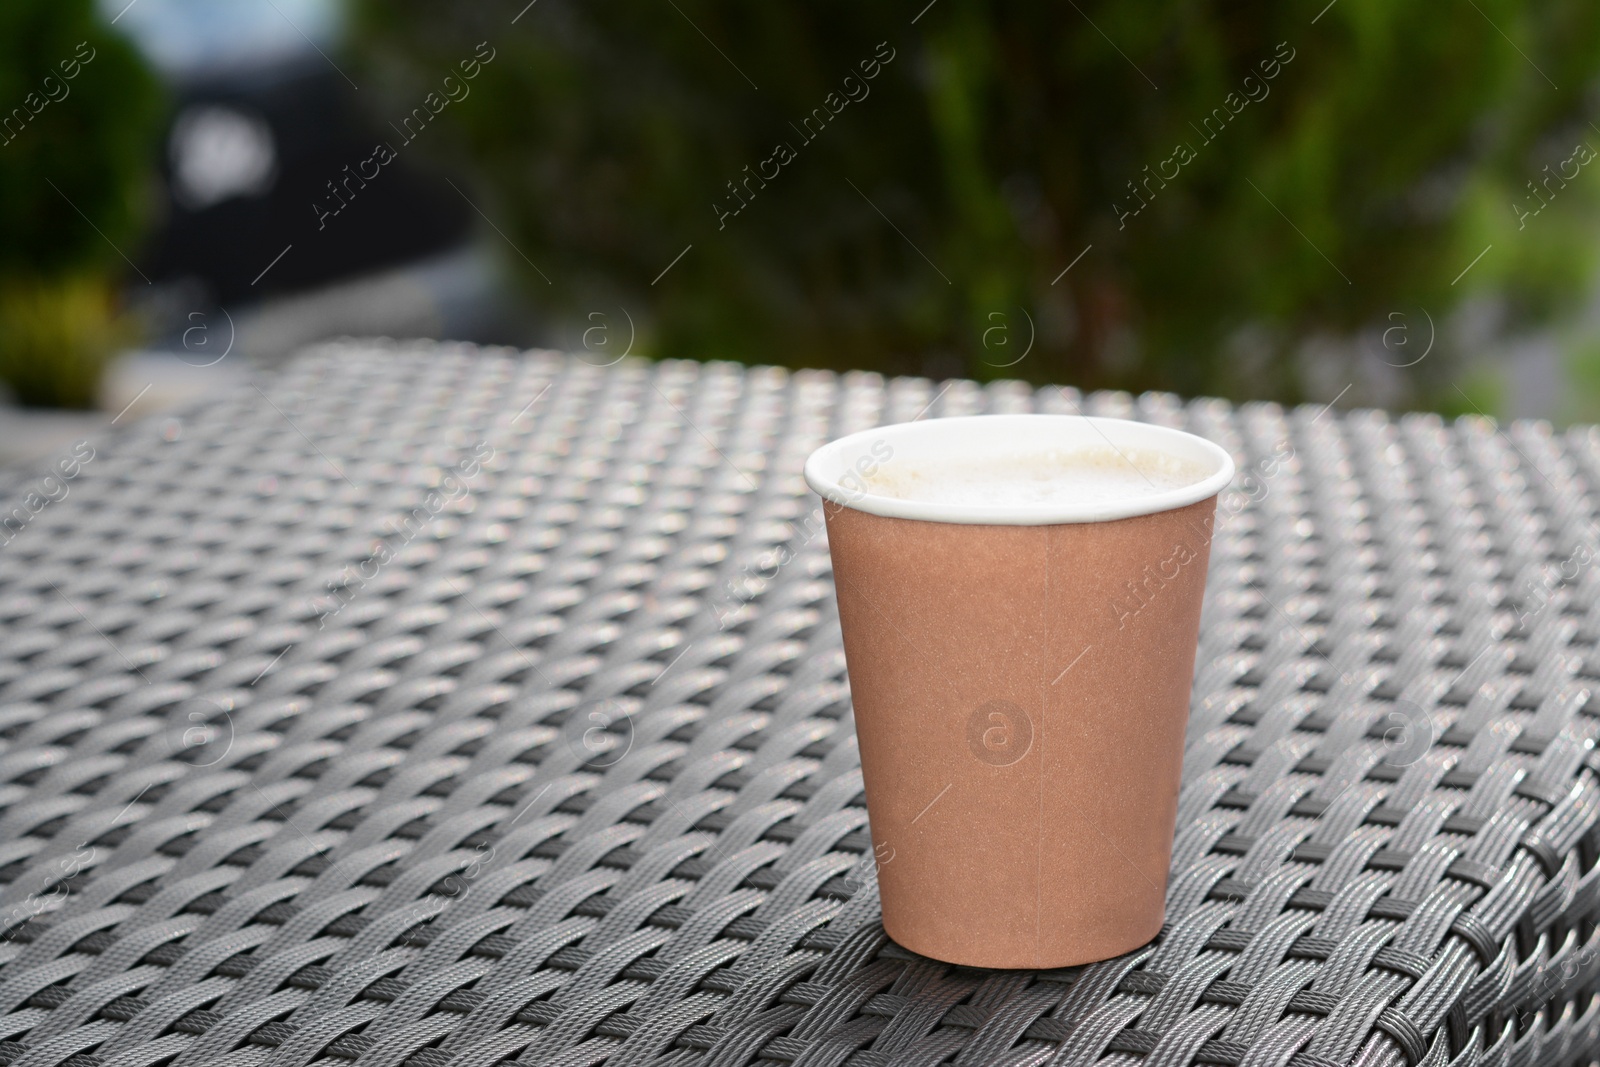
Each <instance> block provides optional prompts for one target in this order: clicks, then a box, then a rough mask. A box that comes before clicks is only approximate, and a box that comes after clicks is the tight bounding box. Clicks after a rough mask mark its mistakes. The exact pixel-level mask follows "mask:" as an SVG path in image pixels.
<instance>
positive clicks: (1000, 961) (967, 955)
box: [883, 915, 1165, 971]
mask: <svg viewBox="0 0 1600 1067" xmlns="http://www.w3.org/2000/svg"><path fill="white" fill-rule="evenodd" d="M1164 921H1165V917H1164V916H1158V917H1157V919H1156V921H1155V923H1154V924H1153V925H1151V924H1146V925H1145V926H1142V927H1138V928H1129V929H1124V930H1118V931H1115V932H1108V931H1098V932H1096V933H1094V934H1085V935H1084V936H1083V938H1082V939H1076V938H1074V939H1072V941H1073V944H1072V945H1071V947H1070V948H1062V947H1060V946H1051V947H1048V948H1043V949H1041V948H1039V947H1037V946H1034V945H1032V944H1028V945H1018V944H1000V943H997V942H994V941H989V942H984V941H983V940H981V939H979V938H977V937H974V938H972V939H970V940H967V939H961V938H952V937H948V936H945V937H927V936H925V935H923V934H921V933H919V931H917V930H915V929H911V930H904V931H902V930H897V929H896V925H897V924H895V923H894V922H893V921H892V920H891V919H890V918H889V916H887V915H885V916H884V919H883V929H884V932H885V933H887V934H888V935H889V937H890V939H891V940H893V941H894V943H895V944H897V945H899V946H900V947H901V948H904V949H908V950H909V951H911V952H915V953H916V954H917V955H919V956H926V957H928V958H929V959H932V960H938V961H939V962H941V963H951V964H955V965H956V966H959V967H982V968H986V969H989V970H1005V971H1016V970H1029V971H1049V970H1056V969H1057V968H1061V967H1078V966H1081V965H1083V964H1086V963H1099V962H1101V961H1103V960H1109V959H1115V958H1116V957H1118V956H1123V955H1126V954H1128V953H1129V952H1133V951H1135V950H1137V949H1140V948H1143V947H1144V946H1145V945H1148V944H1149V943H1150V942H1151V941H1153V940H1155V938H1156V935H1158V934H1160V933H1161V927H1162V925H1163V923H1164ZM1114 934H1121V935H1122V936H1120V937H1118V936H1114ZM1057 936H1058V938H1059V934H1058V935H1057Z"/></svg>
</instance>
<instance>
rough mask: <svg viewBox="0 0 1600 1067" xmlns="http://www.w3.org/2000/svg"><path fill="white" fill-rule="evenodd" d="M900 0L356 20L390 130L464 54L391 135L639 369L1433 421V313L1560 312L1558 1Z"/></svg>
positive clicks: (1475, 320) (1587, 183)
mask: <svg viewBox="0 0 1600 1067" xmlns="http://www.w3.org/2000/svg"><path fill="white" fill-rule="evenodd" d="M922 3H923V0H914V2H913V3H911V4H910V5H905V4H897V5H893V6H885V5H870V4H868V5H862V4H853V3H845V2H839V0H829V2H824V3H816V4H803V5H802V4H765V5H748V4H738V3H733V2H731V0H677V2H675V3H673V4H661V3H658V2H656V0H648V2H647V0H615V2H612V3H607V4H599V5H596V4H579V3H575V2H571V0H542V2H540V3H538V5H537V6H531V5H529V6H527V7H524V3H523V2H522V0H517V2H516V3H510V4H499V3H497V4H493V5H440V4H434V3H427V2H423V0H359V2H358V3H357V4H356V8H355V10H356V15H357V20H356V26H357V31H356V32H357V46H358V49H359V52H360V55H361V56H362V58H363V60H364V68H365V70H366V71H367V74H366V75H365V77H368V78H371V79H372V80H373V81H374V82H376V83H377V85H378V86H380V87H381V89H382V91H383V92H384V94H385V99H386V102H387V104H388V106H389V107H390V108H391V109H392V110H393V111H395V112H397V113H405V112H407V111H409V110H410V108H411V107H412V106H414V105H415V104H417V103H419V102H420V101H421V100H422V98H423V96H424V94H426V93H427V92H429V91H430V90H436V89H438V87H439V82H440V79H441V78H442V77H443V76H444V75H445V74H447V73H449V72H450V71H451V70H452V68H453V67H454V65H455V64H456V62H457V60H458V59H460V58H462V57H464V56H468V55H470V54H471V53H472V50H473V47H474V46H475V45H476V44H477V42H479V41H484V40H487V41H489V42H490V43H491V44H492V46H493V47H494V48H495V49H496V50H497V52H498V55H499V58H497V59H496V61H495V62H494V63H493V64H492V65H490V66H488V67H486V68H485V69H484V71H483V73H482V76H481V77H480V78H478V79H477V81H476V82H475V83H474V85H473V87H472V93H471V96H470V97H469V98H467V99H465V100H464V101H462V102H460V103H458V104H452V105H451V106H450V107H449V108H448V109H446V110H445V111H444V113H443V114H442V115H441V116H440V118H439V120H438V123H437V127H436V128H435V127H430V128H429V130H428V131H427V134H426V136H425V137H423V138H419V139H418V146H419V147H420V148H421V149H422V150H423V151H425V152H433V153H436V154H437V155H438V156H439V157H441V158H457V159H462V160H465V161H468V163H469V164H470V166H471V168H472V170H473V172H474V174H475V176H476V179H477V188H478V190H479V194H480V195H481V196H482V198H483V199H482V200H481V201H480V206H481V207H482V209H483V211H484V213H485V214H486V215H487V216H488V217H490V218H492V219H493V220H494V223H495V225H496V226H497V227H498V228H499V229H500V230H501V231H503V232H504V235H505V236H506V237H507V238H508V239H509V240H510V242H511V243H512V245H514V246H515V251H514V252H512V251H510V250H508V251H507V255H506V262H507V263H508V264H509V265H510V266H511V267H512V268H514V269H516V270H517V271H518V273H519V276H520V278H521V280H522V283H523V289H522V291H523V292H524V293H525V294H526V295H527V297H528V299H529V300H531V301H537V302H538V303H540V304H541V305H543V306H545V307H547V308H550V309H552V310H553V311H555V312H557V313H565V315H566V316H567V317H569V318H570V319H572V320H574V321H579V322H581V320H583V319H584V318H585V316H586V315H588V314H589V313H591V312H594V311H606V310H609V309H613V308H615V307H617V306H623V307H627V308H629V309H631V311H632V313H633V314H634V315H635V317H636V318H638V317H641V316H640V312H646V314H645V315H644V316H642V317H643V318H644V319H645V321H646V322H647V323H648V327H647V332H646V341H645V343H644V348H645V350H647V351H648V353H649V354H652V355H659V356H690V357H695V358H730V359H745V360H760V361H778V362H784V363H789V364H794V365H810V366H828V367H836V368H843V367H868V368H874V369H879V370H883V371H888V372H915V373H931V374H935V375H946V374H967V375H972V376H975V377H979V378H992V377H999V376H1007V377H1019V376H1020V377H1026V378H1030V379H1033V380H1035V381H1041V382H1043V381H1053V382H1067V383H1072V384H1075V385H1079V386H1083V387H1103V386H1115V387H1121V388H1128V389H1143V388H1163V389H1173V390H1177V391H1179V392H1182V393H1188V394H1196V393H1212V394H1221V395H1225V396H1231V397H1236V398H1249V397H1271V398H1275V399H1281V400H1298V399H1302V398H1306V397H1308V396H1312V395H1322V396H1330V395H1331V394H1332V393H1333V392H1335V391H1337V390H1338V388H1339V384H1338V383H1340V382H1343V381H1347V380H1349V375H1351V374H1355V373H1357V372H1359V371H1360V369H1361V368H1360V366H1358V365H1359V364H1363V363H1365V364H1376V365H1377V374H1378V375H1379V376H1387V377H1389V378H1391V379H1403V380H1401V385H1400V390H1399V392H1398V393H1397V394H1396V395H1395V396H1394V397H1392V398H1391V402H1394V403H1399V404H1404V405H1407V406H1411V405H1422V406H1442V407H1446V408H1451V407H1463V406H1466V405H1465V404H1464V403H1463V399H1462V397H1461V395H1460V394H1459V393H1458V392H1457V391H1456V389H1455V388H1454V387H1453V386H1454V384H1455V383H1456V382H1457V379H1458V377H1459V375H1460V374H1461V371H1462V368H1461V358H1460V357H1461V354H1462V352H1461V350H1462V349H1463V348H1464V347H1470V346H1471V344H1472V342H1473V340H1474V338H1475V337H1476V336H1479V335H1481V330H1482V327H1483V325H1484V314H1482V313H1480V314H1479V315H1477V316H1476V317H1473V316H1467V318H1468V319H1469V320H1470V321H1466V322H1460V321H1457V320H1458V319H1460V318H1461V316H1454V317H1453V316H1452V310H1453V309H1456V308H1459V307H1460V306H1462V304H1463V302H1464V301H1470V300H1471V299H1473V298H1475V297H1483V300H1480V311H1481V309H1482V307H1483V306H1487V307H1488V308H1489V311H1488V317H1489V319H1490V320H1492V321H1491V322H1490V325H1491V326H1493V328H1495V329H1521V328H1526V327H1527V326H1528V325H1530V324H1535V323H1539V322H1543V321H1546V320H1548V319H1549V317H1550V316H1552V315H1553V314H1556V313H1557V312H1560V311H1563V310H1570V309H1571V308H1572V307H1573V306H1574V302H1575V301H1576V300H1577V299H1578V298H1580V297H1582V296H1584V295H1586V294H1587V293H1588V289H1587V282H1588V280H1589V278H1590V276H1591V271H1592V267H1593V261H1594V250H1595V241H1594V235H1595V232H1596V231H1595V223H1596V204H1597V200H1600V198H1597V197H1596V195H1595V194H1594V192H1593V190H1594V188H1595V187H1596V185H1597V184H1600V177H1597V176H1592V175H1588V174H1587V173H1584V174H1582V175H1580V176H1577V177H1575V178H1574V177H1573V176H1572V174H1571V172H1570V171H1571V168H1572V167H1573V166H1575V165H1576V164H1573V163H1571V162H1570V161H1571V160H1572V158H1573V156H1574V150H1575V147H1576V146H1578V145H1579V144H1591V145H1600V132H1597V130H1596V128H1595V127H1594V126H1593V125H1591V123H1590V121H1589V115H1590V114H1591V113H1592V111H1593V105H1594V90H1595V86H1596V74H1597V72H1600V8H1597V7H1596V6H1595V5H1593V4H1592V3H1586V2H1584V0H1541V2H1539V3H1532V2H1528V0H1470V2H1468V3H1466V4H1464V5H1462V6H1460V7H1459V8H1458V7H1455V6H1450V7H1449V8H1448V9H1447V10H1446V9H1441V8H1439V7H1438V6H1437V5H1407V4H1391V3H1386V2H1384V0H1340V2H1337V3H1334V4H1331V5H1328V7H1327V8H1326V9H1325V10H1323V11H1322V12H1321V14H1320V15H1319V14H1318V12H1317V10H1316V9H1317V8H1318V7H1320V6H1321V5H1320V4H1316V3H1314V4H1312V5H1310V6H1307V5H1303V4H1295V5H1283V4H1272V3H1266V2H1264V0H1253V2H1250V3H1246V4H1243V5H1239V4H1229V5H1223V4H1220V3H1208V4H1200V5H1195V4H1192V3H1180V2H1177V0H1162V2H1158V3H1155V4H1143V5H1131V6H1130V5H1126V4H1122V5H1118V4H1112V3H1109V2H1104V0H1096V2H1090V0H1082V3H1081V4H1078V5H1072V6H1071V7H1069V8H1063V7H1061V6H1059V5H1056V4H1044V3H1037V2H1031V0H1029V2H1023V0H1008V2H1001V3H984V2H979V0H938V2H937V3H936V4H933V5H929V6H928V7H927V8H925V9H923V10H922V11H921V13H920V15H919V13H918V8H920V7H922ZM514 8H522V9H523V10H522V14H521V16H520V17H519V24H518V25H517V26H516V27H515V28H510V27H508V25H507V18H508V16H509V15H510V14H513V13H514V11H513V9H514ZM913 16H917V18H916V19H915V25H913V24H912V23H913ZM879 42H887V48H888V49H890V50H892V52H893V54H894V57H895V58H894V59H893V60H892V61H891V62H887V63H885V64H883V66H882V69H881V72H880V73H879V74H878V76H877V77H876V78H875V79H873V80H871V81H870V82H867V81H866V79H865V78H863V77H862V71H861V70H860V69H858V65H859V63H860V61H861V60H863V59H871V58H872V57H873V54H874V50H875V48H877V46H878V45H879ZM1269 64H1270V66H1269ZM1274 68H1276V69H1274ZM1269 70H1270V71H1272V74H1271V75H1268V74H1267V73H1266V72H1267V71H1269ZM848 75H855V76H856V79H857V81H858V82H862V83H865V84H866V86H867V87H868V89H869V91H870V95H866V96H865V97H864V98H862V99H860V100H859V101H854V102H845V103H844V104H843V106H840V105H839V104H838V103H837V102H838V101H839V100H841V99H843V97H844V96H845V93H846V91H847V89H848V88H849V86H848V85H846V83H845V82H844V79H845V78H846V76H848ZM1247 76H1248V80H1247ZM854 91H855V92H858V93H859V91H860V90H854ZM830 93H834V94H837V95H836V96H834V97H831V98H830V97H829V95H828V94H830ZM819 108H820V109H824V110H823V111H822V113H821V115H819V119H818V121H815V122H813V124H812V126H811V127H807V128H804V129H803V128H802V127H803V126H804V123H805V120H806V118H807V117H808V116H811V115H813V114H814V109H819ZM830 111H837V112H838V114H837V115H836V117H835V116H834V115H832V114H830V113H829V112H830ZM823 118H826V119H828V120H829V121H827V122H826V125H825V128H823V129H822V130H821V132H820V133H815V129H816V127H818V126H822V125H823V123H822V121H821V119H823ZM812 135H814V136H815V140H814V142H813V141H811V140H810V139H809V137H810V136H812ZM779 144H787V145H788V146H789V147H790V149H791V150H792V152H793V154H794V157H795V158H793V159H792V160H790V161H787V162H786V165H783V166H782V167H781V168H780V169H779V172H778V173H777V174H776V176H774V175H773V173H772V172H773V169H774V166H773V164H770V163H766V164H764V161H767V160H769V159H770V158H772V157H773V156H774V150H775V146H777V145H779ZM1180 145H1182V146H1187V148H1188V152H1187V153H1186V154H1185V153H1183V152H1181V151H1180V150H1179V149H1178V146H1180ZM1564 161H1568V162H1567V166H1568V169H1567V170H1566V171H1563V172H1562V173H1563V174H1565V177H1556V179H1555V181H1553V182H1548V184H1547V180H1548V178H1549V177H1550V176H1552V175H1555V174H1556V173H1557V170H1558V168H1559V167H1560V166H1561V164H1562V163H1563V162H1564ZM747 168H748V169H747ZM1546 168H1549V169H1548V170H1547V169H1546ZM1174 172H1176V173H1174ZM753 174H754V175H758V176H759V177H760V178H764V179H765V180H764V181H763V180H757V181H755V182H751V183H749V184H746V179H748V178H749V177H750V176H751V175H753ZM1152 176H1154V177H1155V180H1153V181H1152V180H1151V178H1152ZM730 182H731V183H733V185H731V186H730V184H729V183H730ZM1568 185H1570V186H1571V188H1570V189H1569V188H1567V186H1568ZM1547 202H1548V207H1547V208H1546V207H1545V204H1546V203H1547ZM1518 205H1520V207H1519V206H1518ZM735 210H736V211H737V214H736V215H733V216H732V217H727V213H729V212H732V211H735ZM1535 212H1537V214H1534V213H1535ZM1545 216H1550V217H1545ZM691 245H692V248H690V249H689V251H687V252H684V249H685V248H686V247H687V246H691ZM1486 248H1488V249H1489V251H1488V252H1487V253H1486V254H1484V255H1483V256H1482V258H1481V259H1475V257H1478V256H1479V254H1480V253H1484V251H1485V249H1486ZM680 252H682V253H684V254H683V255H682V258H681V259H679V260H676V261H675V257H677V256H678V255H679V254H680ZM1080 257H1081V258H1080ZM532 263H536V264H538V265H539V266H538V268H534V267H532V266H531V264H532ZM669 263H673V265H672V267H671V269H670V270H667V271H666V273H665V274H664V276H660V277H659V278H658V275H662V271H663V269H664V268H666V267H667V265H668V264H669ZM1069 265H1071V269H1070V270H1066V268H1067V267H1068V266H1069ZM1469 265H1470V269H1468V268H1469ZM1063 271H1065V273H1064V274H1063ZM546 275H548V280H547V279H546V277H545V276H546ZM1484 294H1490V295H1489V296H1487V297H1484ZM1396 314H1398V315H1401V316H1404V317H1405V322H1406V326H1405V330H1404V331H1402V333H1396V332H1394V329H1395V326H1396V323H1397V321H1399V320H1397V319H1394V318H1391V316H1392V315H1396ZM997 316H998V317H997ZM1425 319H1426V323H1425V321H1424V320H1425ZM1029 320H1031V321H1029ZM1429 324H1431V325H1432V327H1433V329H1432V330H1430V328H1429ZM996 326H1001V327H1003V329H1002V331H1001V332H999V333H995V332H992V331H993V328H994V327H996ZM1474 329H1477V330H1478V331H1479V333H1478V334H1474V332H1473V331H1474ZM986 331H991V332H987V333H986ZM1435 334H1436V335H1437V336H1434V335H1435ZM1030 337H1032V339H1033V342H1034V343H1033V346H1032V351H1031V352H1030V354H1029V355H1028V357H1027V358H1026V359H1022V360H1020V361H1017V362H1015V363H1014V365H1008V364H1011V363H1012V361H1013V360H1016V359H1017V354H1018V353H1020V351H1021V350H1022V348H1023V347H1024V344H1025V342H1027V341H1028V340H1029V338H1030ZM1002 341H1003V342H1005V343H1008V344H1010V346H1011V347H1010V348H1009V349H1002V348H1000V347H999V345H998V344H997V342H1002ZM1397 341H1400V342H1402V343H1409V344H1410V348H1409V350H1407V349H1402V348H1399V347H1397V346H1396V344H1395V342H1397ZM1425 347H1428V348H1431V350H1432V351H1431V358H1429V359H1426V360H1424V361H1422V362H1419V363H1416V364H1415V365H1413V366H1410V367H1405V374H1404V375H1399V376H1397V375H1395V374H1392V373H1390V372H1389V371H1386V370H1384V369H1383V368H1382V366H1381V365H1382V364H1388V365H1389V367H1391V368H1397V367H1404V365H1405V364H1406V363H1407V362H1409V361H1410V360H1412V359H1415V358H1416V356H1417V355H1418V354H1420V353H1421V352H1422V351H1423V350H1424V348H1425ZM636 350H637V349H636ZM1330 383H1331V387H1330ZM1470 392H1476V393H1477V394H1478V395H1477V397H1474V399H1473V402H1478V403H1489V404H1493V403H1494V397H1493V395H1492V394H1493V388H1492V387H1483V388H1478V389H1475V390H1470Z"/></svg>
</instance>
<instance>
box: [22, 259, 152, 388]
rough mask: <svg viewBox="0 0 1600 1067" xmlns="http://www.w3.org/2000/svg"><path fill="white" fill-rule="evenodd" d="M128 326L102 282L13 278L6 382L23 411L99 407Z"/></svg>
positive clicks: (95, 277) (96, 277) (79, 278)
mask: <svg viewBox="0 0 1600 1067" xmlns="http://www.w3.org/2000/svg"><path fill="white" fill-rule="evenodd" d="M126 323H127V320H126V318H125V317H124V316H121V315H119V314H118V313H117V310H116V306H115V302H114V294H113V292H112V286H111V285H110V283H109V282H108V281H107V280H106V279H105V277H103V276H101V275H98V274H90V275H80V276H76V277H65V278H48V279H38V278H21V277H12V278H11V279H10V280H8V281H7V282H6V283H5V284H4V285H0V381H3V382H5V383H6V384H7V385H9V386H10V387H11V391H12V393H13V394H15V396H16V398H17V400H19V401H20V402H22V403H24V404H29V405H36V406H40V407H66V408H92V407H94V406H95V403H96V401H97V400H98V398H99V386H100V375H101V373H102V372H103V371H104V370H105V366H106V362H107V360H109V359H110V357H111V355H112V353H113V352H115V351H116V348H117V346H118V345H120V344H123V343H126V342H127V341H128V340H129V331H128V329H127V324H126Z"/></svg>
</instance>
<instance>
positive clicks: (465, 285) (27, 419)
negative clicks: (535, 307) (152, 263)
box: [0, 246, 531, 465]
mask: <svg viewBox="0 0 1600 1067" xmlns="http://www.w3.org/2000/svg"><path fill="white" fill-rule="evenodd" d="M159 301H160V302H161V303H164V304H165V305H166V306H165V307H164V308H162V309H161V312H160V314H159V318H160V319H161V320H163V321H164V322H165V323H166V327H165V329H164V330H159V331H158V334H157V336H158V339H157V340H156V341H154V342H152V343H151V344H150V345H149V346H148V347H146V348H143V349H141V350H137V351H130V352H127V353H125V354H124V355H123V356H121V357H120V358H119V359H118V360H117V361H116V363H115V364H113V365H112V367H111V369H110V370H109V372H108V373H107V375H106V379H105V382H104V385H103V387H102V397H101V402H100V408H101V410H99V411H92V412H82V411H47V410H41V409H35V408H22V407H18V406H16V405H13V404H10V403H6V402H4V401H0V464H3V465H9V464H17V463H27V462H30V461H33V460H37V459H42V458H44V457H48V456H53V455H55V454H57V453H58V452H61V451H63V450H64V449H65V448H68V447H70V445H71V444H72V442H74V441H78V440H82V439H83V438H85V437H92V436H94V435H95V434H96V433H98V432H100V431H103V430H105V429H107V428H108V427H110V426H111V425H112V424H113V422H115V424H116V425H119V426H120V425H123V424H125V423H127V422H130V421H133V420H137V419H141V418H146V417H149V416H151V415H156V414H159V413H161V412H164V411H170V410H172V409H174V408H177V407H181V406H184V405H187V404H190V403H192V402H195V401H203V400H204V398H205V397H206V396H207V395H209V394H211V393H214V392H216V391H217V390H221V389H227V388H230V387H233V386H235V385H238V384H239V383H240V382H241V381H243V380H245V378H246V377H247V376H248V375H250V374H252V373H255V372H257V371H261V370H266V369H270V368H273V367H276V366H278V365H279V364H281V363H282V362H283V361H284V360H286V359H288V358H289V357H290V356H292V355H293V354H294V353H295V352H297V351H298V350H299V349H301V348H303V347H304V346H306V345H308V344H311V343H313V342H316V341H320V340H325V339H327V338H332V337H342V336H380V335H381V336H388V337H428V338H440V339H443V338H449V339H453V340H465V341H476V342H480V343H521V344H526V343H528V339H529V337H530V336H531V334H530V328H529V327H528V326H527V325H526V324H525V323H524V322H523V321H522V320H521V318H519V316H518V315H517V314H516V313H515V312H514V311H513V310H512V308H513V306H514V305H513V304H512V303H511V302H510V301H508V300H507V299H506V298H505V297H504V295H503V293H502V291H501V289H500V287H499V285H498V283H497V281H496V271H495V267H494V263H493V260H492V258H491V256H490V255H489V253H487V252H486V251H484V250H481V249H479V248H477V247H475V246H467V247H464V248H461V249H458V250H455V251H452V252H449V253H447V254H445V255H442V256H437V257H433V258H429V259H425V260H421V261H418V262H415V263H411V264H407V265H405V266H402V267H399V268H395V269H391V270H385V271H381V272H378V273H374V274H370V275H365V276H362V277H357V278H354V279H349V280H344V281H340V282H336V283H334V284H331V285H327V286H325V287H323V288H320V289H314V290H311V291H308V292H304V293H296V294H293V295H289V296H283V297H277V298H273V299H270V300H266V301H262V302H261V303H258V304H256V305H253V306H247V307H243V308H222V307H197V308H196V309H195V310H192V311H183V310H182V308H183V307H184V306H185V305H184V304H183V303H182V294H181V293H168V294H164V295H163V296H162V297H160V298H159Z"/></svg>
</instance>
